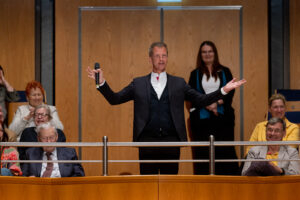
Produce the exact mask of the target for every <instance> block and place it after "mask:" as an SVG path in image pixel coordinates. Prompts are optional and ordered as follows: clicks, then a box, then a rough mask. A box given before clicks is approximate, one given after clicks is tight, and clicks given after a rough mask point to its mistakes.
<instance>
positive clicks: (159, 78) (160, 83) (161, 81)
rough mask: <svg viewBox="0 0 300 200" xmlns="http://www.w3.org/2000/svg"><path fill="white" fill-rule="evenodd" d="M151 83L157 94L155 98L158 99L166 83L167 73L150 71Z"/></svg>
mask: <svg viewBox="0 0 300 200" xmlns="http://www.w3.org/2000/svg"><path fill="white" fill-rule="evenodd" d="M151 85H152V87H153V89H154V91H155V92H156V94H157V98H158V99H160V97H161V95H162V93H163V91H164V89H165V87H166V85H167V73H166V72H162V73H160V74H158V73H154V72H151Z"/></svg>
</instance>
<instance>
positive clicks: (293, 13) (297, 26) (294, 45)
mask: <svg viewBox="0 0 300 200" xmlns="http://www.w3.org/2000/svg"><path fill="white" fill-rule="evenodd" d="M299 9H300V2H299V1H297V0H290V88H291V89H299V88H300V79H299V77H300V56H299V52H300V37H299V35H300V20H299V19H300V13H299Z"/></svg>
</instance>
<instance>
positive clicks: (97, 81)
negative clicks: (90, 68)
mask: <svg viewBox="0 0 300 200" xmlns="http://www.w3.org/2000/svg"><path fill="white" fill-rule="evenodd" d="M97 69H100V64H99V63H97V62H96V63H95V70H97ZM95 82H96V87H97V88H98V87H99V86H100V83H99V72H98V73H96V74H95Z"/></svg>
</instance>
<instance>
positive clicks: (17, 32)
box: [0, 0, 35, 118]
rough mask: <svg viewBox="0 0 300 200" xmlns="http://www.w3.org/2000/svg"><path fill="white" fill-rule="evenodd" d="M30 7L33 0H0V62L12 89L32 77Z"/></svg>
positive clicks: (32, 48)
mask: <svg viewBox="0 0 300 200" xmlns="http://www.w3.org/2000/svg"><path fill="white" fill-rule="evenodd" d="M34 7H35V6H34V0H27V1H24V0H13V1H12V0H1V1H0V47H1V48H0V65H2V67H3V69H4V71H5V78H6V80H7V81H8V82H9V83H10V84H11V85H12V86H13V87H14V88H15V89H16V90H25V86H26V83H27V82H29V81H31V80H33V79H34V78H35V77H34V76H35V46H34V36H35V32H34V27H35V24H34V14H35V13H34ZM12 108H13V109H12V110H11V112H10V113H9V115H10V116H9V117H10V118H11V117H12V115H13V114H14V110H16V108H17V106H15V107H13V106H12Z"/></svg>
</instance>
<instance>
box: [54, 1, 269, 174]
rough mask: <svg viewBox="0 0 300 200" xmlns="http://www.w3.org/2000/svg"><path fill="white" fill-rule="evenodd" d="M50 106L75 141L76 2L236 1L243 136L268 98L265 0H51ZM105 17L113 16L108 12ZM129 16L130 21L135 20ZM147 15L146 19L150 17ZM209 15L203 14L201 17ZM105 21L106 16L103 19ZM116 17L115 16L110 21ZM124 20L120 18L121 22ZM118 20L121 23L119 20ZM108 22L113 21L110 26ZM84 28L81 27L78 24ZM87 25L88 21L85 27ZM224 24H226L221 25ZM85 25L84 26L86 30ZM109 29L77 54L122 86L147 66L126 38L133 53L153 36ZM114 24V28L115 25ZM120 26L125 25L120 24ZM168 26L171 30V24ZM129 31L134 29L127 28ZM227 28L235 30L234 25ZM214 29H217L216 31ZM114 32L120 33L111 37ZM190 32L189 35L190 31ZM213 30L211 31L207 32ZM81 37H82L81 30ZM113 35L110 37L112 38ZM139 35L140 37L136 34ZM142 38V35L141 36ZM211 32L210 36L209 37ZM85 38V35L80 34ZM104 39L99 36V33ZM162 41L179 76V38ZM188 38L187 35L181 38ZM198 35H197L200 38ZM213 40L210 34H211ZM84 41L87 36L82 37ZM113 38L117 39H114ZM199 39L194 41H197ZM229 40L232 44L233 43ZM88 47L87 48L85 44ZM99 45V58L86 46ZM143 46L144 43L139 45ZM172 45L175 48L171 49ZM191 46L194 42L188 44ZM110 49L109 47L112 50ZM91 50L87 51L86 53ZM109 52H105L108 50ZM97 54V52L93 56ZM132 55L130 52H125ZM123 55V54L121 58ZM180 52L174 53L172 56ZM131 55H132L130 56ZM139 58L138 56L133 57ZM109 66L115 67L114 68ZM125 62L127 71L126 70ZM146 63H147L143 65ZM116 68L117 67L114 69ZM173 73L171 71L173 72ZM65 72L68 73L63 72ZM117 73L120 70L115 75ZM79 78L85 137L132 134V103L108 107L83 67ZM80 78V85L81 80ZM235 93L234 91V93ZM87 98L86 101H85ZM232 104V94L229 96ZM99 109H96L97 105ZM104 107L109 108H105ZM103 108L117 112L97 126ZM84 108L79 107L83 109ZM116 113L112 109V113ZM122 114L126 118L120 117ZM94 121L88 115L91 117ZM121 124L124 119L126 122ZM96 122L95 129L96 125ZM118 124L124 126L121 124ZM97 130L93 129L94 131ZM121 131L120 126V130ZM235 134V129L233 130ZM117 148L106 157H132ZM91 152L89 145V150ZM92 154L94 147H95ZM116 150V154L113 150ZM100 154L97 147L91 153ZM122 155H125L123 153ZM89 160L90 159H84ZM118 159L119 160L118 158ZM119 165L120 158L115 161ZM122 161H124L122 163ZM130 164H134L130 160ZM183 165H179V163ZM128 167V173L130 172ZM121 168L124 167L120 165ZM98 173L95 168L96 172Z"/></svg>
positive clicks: (115, 169)
mask: <svg viewBox="0 0 300 200" xmlns="http://www.w3.org/2000/svg"><path fill="white" fill-rule="evenodd" d="M55 5H56V51H55V52H56V80H55V82H56V106H57V108H58V110H59V112H60V117H61V119H62V121H63V123H64V125H65V133H66V135H67V138H68V141H77V140H78V90H77V87H78V7H79V6H157V5H182V6H208V5H242V6H243V58H244V59H243V60H244V63H243V66H244V77H245V78H246V79H247V80H248V82H247V84H246V85H245V87H244V113H245V114H244V132H245V139H246V140H247V139H248V138H249V137H250V134H251V132H252V130H253V128H254V126H255V124H256V123H257V122H259V121H262V120H263V116H264V114H265V110H266V109H267V98H268V49H267V48H268V42H267V41H268V40H267V27H268V26H267V0H263V1H260V0H253V1H251V0H247V1H240V0H232V1H226V2H224V1H221V0H213V1H201V2H199V1H193V0H190V1H185V2H184V3H177V4H158V3H154V2H153V1H150V0H149V1H143V2H141V1H119V0H115V1H101V2H99V1H88V0H86V1H84V0H82V1H70V0H60V1H56V3H55ZM94 17H95V19H90V20H91V22H90V23H91V24H93V23H94V22H93V20H96V16H94V15H93V16H92V18H94ZM125 18H127V19H130V15H129V16H126V17H125ZM110 20H114V19H113V18H112V19H110ZM135 20H137V19H134V20H133V22H132V23H133V24H134V23H137V21H135ZM151 20H152V19H151ZM207 20H208V21H209V19H207ZM103 22H106V23H109V21H105V20H104V21H103ZM116 23H117V22H116ZM226 23H227V22H224V24H225V25H224V27H226ZM125 24H126V23H125ZM86 25H87V24H86ZM120 25H121V24H120ZM129 26H130V27H132V24H130V23H129ZM140 26H141V27H144V24H137V26H136V27H134V29H137V30H141V29H140ZM112 27H113V26H112ZM83 28H85V27H83ZM86 28H88V27H86ZM119 28H120V29H118V30H123V29H122V25H121V27H119ZM227 29H229V25H228V27H227ZM90 30H91V29H87V31H90ZM94 30H100V28H99V27H94V29H92V30H91V31H92V32H94V33H89V34H94V36H93V37H99V36H97V34H96V31H94ZM112 30H113V29H111V30H110V29H108V30H101V32H103V31H104V33H105V34H104V36H103V37H107V38H106V39H108V40H107V41H106V42H105V43H101V44H100V43H99V41H98V42H97V41H95V42H96V43H97V44H100V45H94V43H93V42H90V43H88V44H85V45H89V46H86V47H84V45H83V48H84V49H85V51H83V53H84V55H86V56H82V59H83V60H82V64H83V65H82V66H83V67H85V66H86V65H91V66H93V64H94V62H96V61H99V62H101V65H102V66H103V69H105V73H106V74H107V79H108V80H109V79H113V80H111V81H109V83H110V84H111V85H112V88H114V89H115V90H118V89H121V88H122V87H123V86H125V85H126V83H128V82H129V81H130V79H131V78H132V77H134V76H136V75H142V74H145V73H148V72H149V70H150V69H146V68H141V66H143V67H144V66H146V65H145V63H142V62H141V61H142V60H143V62H145V61H146V60H147V57H146V55H143V56H144V57H143V56H142V57H143V58H133V57H126V55H127V53H126V52H127V51H128V48H129V51H132V49H131V48H132V47H129V46H128V44H134V45H136V44H138V48H140V49H139V51H138V52H139V54H138V55H142V54H141V52H145V50H146V49H147V48H148V46H149V44H150V43H151V42H152V41H150V40H151V39H154V38H155V36H153V35H152V36H148V35H146V36H144V37H142V36H139V35H137V38H133V37H132V36H131V35H130V34H129V36H130V37H129V39H128V38H126V37H123V36H122V34H120V33H113V32H112ZM116 30H117V29H116ZM124 30H125V29H124ZM171 30H174V29H173V28H172V29H171ZM132 32H134V31H133V30H132ZM108 33H111V34H112V35H111V38H109V37H108V35H109V34H108ZM232 33H234V34H235V32H234V31H232ZM218 34H223V33H222V32H220V33H218ZM218 34H217V33H215V35H216V37H218V38H220V37H219V36H218ZM117 35H119V36H120V38H118V37H117ZM192 36H193V35H192ZM211 36H213V34H212V35H211ZM83 37H87V36H85V35H83ZM112 38H114V40H112ZM141 38H143V39H141ZM145 38H146V39H145ZM211 38H212V37H211ZM83 39H89V38H83ZM102 39H105V38H102ZM102 39H101V38H100V41H101V40H102ZM165 40H166V42H167V43H168V45H169V50H170V53H176V54H175V55H174V56H173V58H175V57H176V59H173V58H172V57H171V55H170V63H169V67H168V72H170V73H173V72H176V70H179V71H181V72H182V74H181V75H180V76H184V77H187V76H188V73H189V71H188V70H186V71H185V72H183V71H182V68H183V67H182V66H178V67H179V68H172V67H171V66H172V64H174V63H175V62H179V63H180V62H182V60H183V58H182V55H181V54H182V52H181V51H180V50H177V49H176V47H177V46H176V43H182V42H181V41H175V40H173V41H170V40H168V39H167V38H165ZM187 40H189V37H188V38H187ZM201 40H202V39H201ZM211 40H213V38H212V39H211ZM87 42H88V40H87ZM118 42H119V43H118ZM227 42H228V41H222V40H220V41H218V43H217V47H218V48H219V49H222V48H223V47H224V46H225V45H226V44H227ZM117 44H118V46H119V47H120V48H119V49H117V50H115V47H116V46H117ZM197 45H199V42H197ZM234 45H235V43H234V44H233V46H234ZM89 48H90V49H89ZM98 48H99V51H100V50H101V52H103V53H104V54H103V55H106V56H105V58H102V57H100V56H102V55H100V54H99V55H97V54H96V53H94V52H91V50H92V49H98ZM145 48H146V49H145ZM174 48H175V49H174ZM193 48H196V47H193ZM112 50H114V51H112ZM222 51H223V55H221V54H220V56H224V57H221V62H222V63H223V64H224V65H227V66H229V67H231V68H232V69H234V68H235V67H236V65H235V64H234V63H236V62H238V61H236V60H235V58H236V57H235V56H232V57H230V58H229V57H228V56H227V55H228V54H226V52H225V51H226V50H222ZM90 52H91V53H90ZM110 52H111V53H110ZM189 52H192V53H193V54H186V55H187V56H188V57H187V58H185V60H188V62H187V63H191V64H194V63H195V54H196V53H197V51H194V49H191V50H190V51H189ZM115 55H119V57H121V59H117V60H114V59H116V58H117V56H115ZM96 56H99V57H96ZM131 56H134V55H131ZM125 58H126V59H125ZM178 58H180V59H178ZM135 59H137V60H135ZM139 60H140V61H139ZM125 62H130V65H125V64H124V65H119V66H118V68H116V67H117V64H119V63H125ZM140 62H141V64H142V65H141V66H138V65H137V64H136V63H140ZM191 64H189V65H188V66H187V65H185V64H184V67H190V68H192V67H193V65H191ZM106 66H112V68H111V67H110V68H106ZM114 67H115V68H114ZM128 67H129V72H128ZM149 67H150V66H149ZM115 69H117V70H115ZM176 73H177V72H176ZM236 73H238V72H237V71H234V74H235V75H237V76H238V74H236ZM66 74H67V75H68V76H67V78H66ZM121 74H122V76H121ZM114 75H116V77H118V76H120V77H121V78H120V80H119V79H117V80H114ZM178 75H179V74H178ZM82 78H83V87H85V88H83V90H82V91H83V92H84V93H83V97H84V98H86V97H87V96H88V98H86V99H83V102H82V103H83V104H82V105H83V107H82V111H85V112H86V114H83V115H84V116H83V118H82V119H83V123H82V125H83V129H84V128H87V130H84V131H86V135H85V136H84V139H91V140H94V138H97V141H99V139H100V138H101V135H102V134H104V133H105V134H106V133H109V132H110V131H111V129H112V128H113V129H115V130H120V131H122V133H125V132H126V133H125V134H122V136H120V138H111V139H110V141H112V140H114V141H116V140H118V141H125V140H126V141H131V134H132V130H131V127H132V120H131V119H132V115H133V111H132V110H131V109H132V105H131V104H130V103H129V104H125V105H122V106H121V107H111V106H108V104H107V103H106V102H105V101H104V100H103V97H101V96H100V94H97V92H96V90H95V89H94V85H93V83H92V81H89V80H87V78H86V73H85V71H84V69H82ZM85 84H86V85H85ZM74 88H75V89H74ZM236 96H238V94H236ZM87 100H88V101H87ZM235 101H236V104H237V103H238V102H237V101H238V100H235ZM96 104H100V107H101V108H102V110H100V107H98V105H96ZM104 108H107V109H109V110H105V109H104ZM102 112H104V114H105V116H107V118H108V119H107V120H106V122H108V121H111V120H113V119H114V118H115V117H116V116H117V115H118V121H115V122H113V123H105V125H104V126H103V124H102V123H103V122H101V120H99V119H101V118H102V116H101V113H102ZM237 112H238V108H236V113H237ZM83 113H84V112H83ZM117 113H118V114H117ZM92 116H93V117H94V118H95V119H98V120H99V121H97V124H95V123H92V122H91V121H90V120H91V118H93V117H92ZM126 120H127V123H126V122H125V121H126ZM93 122H94V121H93ZM126 124H127V125H126ZM101 125H102V126H101ZM100 126H101V129H99V127H100ZM123 129H124V130H123ZM98 131H99V132H98ZM123 131H124V132H123ZM236 134H239V133H236ZM116 151H118V152H122V153H115V152H112V154H110V159H117V158H121V157H122V159H127V158H130V157H136V156H137V155H136V151H135V150H126V149H119V150H116ZM86 152H87V154H92V153H91V152H90V151H89V150H87V151H86ZM93 154H94V151H93ZM95 154H97V153H95ZM117 154H119V155H120V157H119V155H117ZM97 155H99V156H100V153H99V154H97ZM123 155H126V158H125V157H124V156H123ZM90 165H91V166H92V164H90ZM118 165H119V164H118ZM120 165H122V166H123V164H120ZM132 165H133V164H131V166H132ZM125 166H126V165H125ZM129 166H130V165H128V166H127V167H125V168H126V169H127V168H129ZM134 166H136V165H134ZM184 166H185V165H184ZM112 167H113V168H112V169H111V170H110V173H111V174H118V173H122V171H123V170H121V171H120V168H119V166H116V167H114V166H112ZM94 169H96V170H98V169H99V168H98V166H97V167H94ZM94 171H95V170H92V169H91V168H89V169H88V170H87V174H88V175H91V174H95V172H94ZM132 171H133V173H134V174H137V173H138V168H137V167H132ZM132 171H131V170H130V171H129V172H130V173H131V172H132ZM123 172H127V170H124V171H123ZM180 173H190V168H189V167H183V168H181V170H180ZM96 174H98V173H96Z"/></svg>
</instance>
